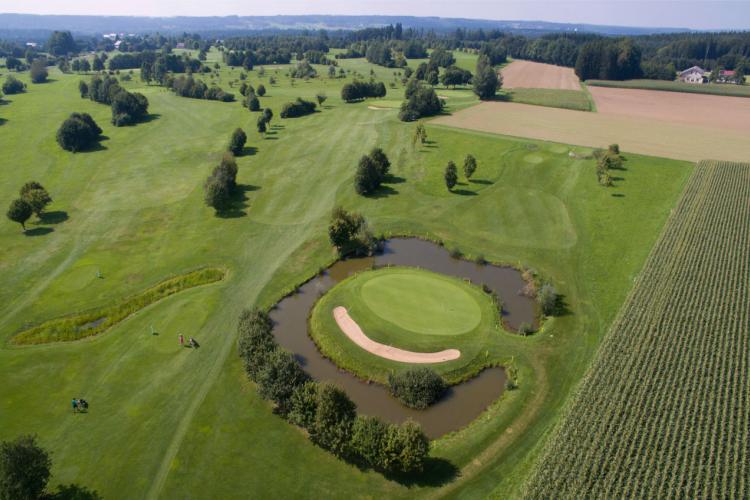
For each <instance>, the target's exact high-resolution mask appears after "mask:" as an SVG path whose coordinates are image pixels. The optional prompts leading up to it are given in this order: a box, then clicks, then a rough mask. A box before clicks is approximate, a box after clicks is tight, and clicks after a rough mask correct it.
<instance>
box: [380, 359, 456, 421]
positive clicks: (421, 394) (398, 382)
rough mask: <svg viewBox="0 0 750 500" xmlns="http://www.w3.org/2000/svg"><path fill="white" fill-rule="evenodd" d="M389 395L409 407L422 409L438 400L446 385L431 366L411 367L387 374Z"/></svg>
mask: <svg viewBox="0 0 750 500" xmlns="http://www.w3.org/2000/svg"><path fill="white" fill-rule="evenodd" d="M388 388H389V390H390V392H391V395H392V396H393V397H395V398H397V399H398V400H399V401H401V402H402V403H403V404H405V405H406V406H408V407H409V408H416V409H418V410H424V409H425V408H427V407H428V406H430V405H431V404H433V403H435V402H436V401H437V400H439V399H440V398H441V397H442V396H443V394H444V393H445V391H446V389H447V388H448V385H447V384H446V383H445V380H443V378H442V377H441V376H440V375H438V374H437V373H436V372H435V371H434V370H433V369H431V368H426V367H423V368H412V369H409V370H405V371H402V372H399V373H395V374H394V373H391V374H390V375H389V376H388Z"/></svg>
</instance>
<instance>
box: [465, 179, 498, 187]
mask: <svg viewBox="0 0 750 500" xmlns="http://www.w3.org/2000/svg"><path fill="white" fill-rule="evenodd" d="M469 182H471V183H472V184H482V185H483V186H489V185H491V184H494V183H493V182H492V181H488V180H485V179H471V180H470V181H469Z"/></svg>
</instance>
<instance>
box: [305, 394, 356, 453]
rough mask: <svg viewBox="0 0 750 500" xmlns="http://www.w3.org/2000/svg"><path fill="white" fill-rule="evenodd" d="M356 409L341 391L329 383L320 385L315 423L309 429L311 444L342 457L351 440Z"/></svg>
mask: <svg viewBox="0 0 750 500" xmlns="http://www.w3.org/2000/svg"><path fill="white" fill-rule="evenodd" d="M356 408H357V407H356V405H355V404H354V403H353V402H352V400H351V399H349V396H347V395H346V393H345V392H344V391H343V390H341V389H339V388H338V387H336V386H335V385H332V384H330V383H323V384H320V386H319V387H318V405H317V408H316V412H315V422H314V423H313V425H312V428H311V429H310V439H311V440H312V442H313V443H315V444H317V445H318V446H320V447H321V448H325V449H327V450H329V451H331V452H332V453H334V454H336V455H339V456H341V455H344V454H345V453H346V452H347V451H348V446H349V441H350V440H351V434H352V426H353V424H354V418H355V417H356V415H357V414H356Z"/></svg>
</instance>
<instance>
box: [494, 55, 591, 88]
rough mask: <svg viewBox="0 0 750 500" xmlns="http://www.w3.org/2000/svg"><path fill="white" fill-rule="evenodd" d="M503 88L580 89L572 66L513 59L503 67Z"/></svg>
mask: <svg viewBox="0 0 750 500" xmlns="http://www.w3.org/2000/svg"><path fill="white" fill-rule="evenodd" d="M500 73H501V74H502V75H503V88H505V89H513V88H526V89H563V90H581V83H580V81H579V80H578V77H577V76H576V74H575V72H574V71H573V68H565V67H563V66H555V65H554V64H544V63H538V62H532V61H513V62H512V63H510V64H509V65H507V66H506V67H504V68H503V69H502V70H501V71H500Z"/></svg>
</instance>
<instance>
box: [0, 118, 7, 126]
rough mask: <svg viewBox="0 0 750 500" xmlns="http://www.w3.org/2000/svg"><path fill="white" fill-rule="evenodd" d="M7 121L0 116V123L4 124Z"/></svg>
mask: <svg viewBox="0 0 750 500" xmlns="http://www.w3.org/2000/svg"><path fill="white" fill-rule="evenodd" d="M7 121H8V120H6V119H5V118H0V125H5V123H6V122H7Z"/></svg>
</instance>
